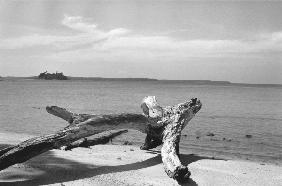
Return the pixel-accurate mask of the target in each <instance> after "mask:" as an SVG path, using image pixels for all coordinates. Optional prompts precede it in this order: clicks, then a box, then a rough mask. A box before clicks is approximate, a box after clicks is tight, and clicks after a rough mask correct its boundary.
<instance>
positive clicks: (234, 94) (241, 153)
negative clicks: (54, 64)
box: [0, 80, 282, 164]
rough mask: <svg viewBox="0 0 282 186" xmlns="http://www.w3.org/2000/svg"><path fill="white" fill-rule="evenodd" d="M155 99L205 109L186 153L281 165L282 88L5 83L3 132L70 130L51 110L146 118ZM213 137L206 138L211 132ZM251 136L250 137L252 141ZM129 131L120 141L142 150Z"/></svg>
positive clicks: (188, 135) (184, 144)
mask: <svg viewBox="0 0 282 186" xmlns="http://www.w3.org/2000/svg"><path fill="white" fill-rule="evenodd" d="M147 95H155V96H156V97H157V99H158V102H159V103H160V104H161V105H174V104H177V103H180V102H183V101H184V100H189V99H190V98H192V97H197V98H199V99H200V100H201V101H202V103H203V107H202V109H201V111H200V112H199V113H198V114H197V115H196V117H195V118H194V119H192V121H191V122H190V123H189V125H187V127H186V128H185V129H184V131H183V132H182V134H183V136H182V139H181V150H180V151H181V153H194V154H200V155H209V156H215V157H225V158H226V157H227V158H233V159H234V158H235V159H238V158H239V159H250V160H260V161H266V162H274V163H279V164H280V163H281V162H282V88H277V87H247V86H214V85H189V84H185V83H172V82H171V83H170V82H159V81H37V80H21V81H19V80H18V81H0V132H1V133H21V134H31V135H42V134H48V133H52V132H54V131H56V130H59V129H61V128H62V127H64V126H66V122H65V121H63V120H61V119H59V118H57V117H54V116H52V115H50V114H48V113H47V112H46V111H45V106H47V105H57V106H61V107H65V108H67V109H69V110H72V111H74V112H78V113H95V114H102V113H121V112H135V113H141V109H140V102H141V100H142V98H144V97H145V96H147ZM209 132H211V133H214V136H207V133H209ZM246 135H251V136H250V138H247V137H246ZM143 139H144V134H141V133H139V132H136V131H130V132H129V133H128V134H125V135H123V136H121V137H118V138H117V139H116V140H115V142H116V143H118V142H119V141H123V140H130V141H133V143H134V144H136V145H139V144H140V143H141V142H142V141H143Z"/></svg>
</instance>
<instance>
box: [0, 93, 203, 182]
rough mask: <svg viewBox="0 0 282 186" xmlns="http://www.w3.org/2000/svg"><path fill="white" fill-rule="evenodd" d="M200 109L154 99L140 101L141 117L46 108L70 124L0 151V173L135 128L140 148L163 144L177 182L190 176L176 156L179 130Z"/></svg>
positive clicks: (197, 104)
mask: <svg viewBox="0 0 282 186" xmlns="http://www.w3.org/2000/svg"><path fill="white" fill-rule="evenodd" d="M201 106H202V105H201V102H200V101H199V100H197V99H196V98H195V99H191V100H190V101H188V102H185V103H181V104H178V105H176V106H172V107H164V108H162V107H161V106H159V105H158V103H157V101H156V99H155V97H153V96H149V97H146V98H144V99H143V102H142V105H141V108H142V109H143V112H144V115H141V114H111V115H89V114H75V113H72V112H69V111H67V110H66V109H63V108H60V107H56V106H52V107H47V108H46V110H47V112H49V113H50V114H53V115H55V116H58V117H60V118H62V119H64V120H66V121H68V122H69V123H70V124H69V125H68V126H67V127H66V128H64V129H62V130H60V131H58V132H56V133H55V134H50V135H44V136H40V137H36V138H32V139H29V140H27V141H24V142H22V143H20V144H18V145H16V146H13V147H8V148H6V149H4V150H2V151H0V170H3V169H5V168H7V167H9V166H11V165H14V164H16V163H22V162H24V161H27V160H28V159H30V158H32V157H34V156H37V155H39V154H41V153H43V152H46V151H48V150H51V149H57V148H60V147H62V146H66V147H68V146H70V147H71V146H72V145H74V146H75V144H72V145H71V143H73V142H75V141H77V140H79V139H81V138H85V137H88V136H92V135H94V134H97V133H101V132H103V131H106V130H120V129H135V130H139V131H141V132H143V133H147V136H146V139H145V143H144V145H143V146H142V147H141V149H151V148H155V147H157V146H159V145H161V144H162V143H163V147H162V150H161V154H162V160H163V163H164V167H165V171H166V173H167V174H168V176H169V177H171V178H174V179H176V180H177V181H179V182H181V181H184V180H186V179H187V178H189V176H190V172H189V171H188V168H187V167H185V166H183V165H182V164H181V162H180V160H179V157H178V154H179V150H178V148H179V140H180V135H181V131H182V129H183V128H184V127H185V125H186V124H187V123H188V122H189V121H190V120H191V119H192V118H193V117H194V115H195V114H196V113H197V112H198V111H199V110H200V109H201ZM76 143H77V144H79V143H80V142H76ZM81 143H84V142H83V141H82V142H81Z"/></svg>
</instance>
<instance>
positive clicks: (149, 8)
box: [0, 0, 282, 84]
mask: <svg viewBox="0 0 282 186" xmlns="http://www.w3.org/2000/svg"><path fill="white" fill-rule="evenodd" d="M281 10H282V1H281V2H279V1H276V2H273V1H250V2H245V1H211V0H210V1H181V0H175V1H174V0H170V1H168V0H167V1H166V0H162V1H153V0H114V1H110V0H103V1H100V0H83V1H82V0H57V1H55V0H17V1H16V0H0V76H33V75H38V74H39V73H40V72H43V71H46V70H47V71H49V72H56V71H59V72H63V73H64V74H65V75H68V76H84V77H121V78H130V77H131V78H133V77H147V78H157V79H180V80H218V81H221V80H223V81H224V80H225V81H231V82H236V83H269V84H282V21H281V18H282V11H281Z"/></svg>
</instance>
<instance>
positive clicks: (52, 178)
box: [0, 151, 211, 186]
mask: <svg viewBox="0 0 282 186" xmlns="http://www.w3.org/2000/svg"><path fill="white" fill-rule="evenodd" d="M147 153H153V154H156V155H157V156H155V157H152V158H149V159H147V160H145V161H141V162H136V163H131V164H126V165H117V166H93V165H88V164H84V163H80V162H75V161H71V160H68V159H64V158H59V157H56V156H54V153H53V152H52V151H48V152H46V153H44V154H42V155H41V156H46V157H47V158H42V157H36V158H38V160H35V161H40V163H41V164H49V165H52V166H42V165H41V166H40V165H38V166H36V163H34V160H31V161H27V162H25V167H27V169H30V170H34V169H36V170H35V172H40V174H37V175H36V174H35V175H34V174H33V175H22V174H20V173H19V175H17V173H14V172H13V173H11V172H12V170H11V171H10V174H9V172H8V173H7V172H6V173H5V175H3V174H2V175H1V172H0V177H1V179H2V180H5V181H7V182H1V181H0V185H1V186H4V185H21V186H22V185H44V184H54V183H60V182H67V181H74V180H77V179H83V178H90V177H93V176H96V175H101V174H107V173H115V172H122V171H130V170H137V169H142V168H146V167H151V166H154V165H158V164H161V163H162V160H161V155H160V151H147ZM36 158H34V159H36ZM180 159H181V161H182V162H183V164H184V165H187V164H190V163H192V162H195V161H198V160H201V159H211V158H209V157H201V156H196V155H193V154H189V155H187V154H181V155H180ZM56 162H60V163H59V164H56ZM21 178H22V179H23V181H13V180H17V179H18V180H19V179H21ZM24 179H26V180H24ZM8 181H10V182H8ZM181 185H187V186H196V185H197V183H196V182H195V181H193V180H192V179H190V180H189V181H188V182H187V183H182V184H181Z"/></svg>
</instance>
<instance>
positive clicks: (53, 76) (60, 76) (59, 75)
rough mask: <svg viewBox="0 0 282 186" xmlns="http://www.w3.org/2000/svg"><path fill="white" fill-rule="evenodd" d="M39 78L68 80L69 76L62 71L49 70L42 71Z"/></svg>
mask: <svg viewBox="0 0 282 186" xmlns="http://www.w3.org/2000/svg"><path fill="white" fill-rule="evenodd" d="M38 79H45V80H54V79H56V80H68V77H67V76H65V75H64V74H63V73H62V72H60V73H58V72H56V73H52V74H51V73H48V72H47V71H45V72H42V73H40V74H39V76H38Z"/></svg>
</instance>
